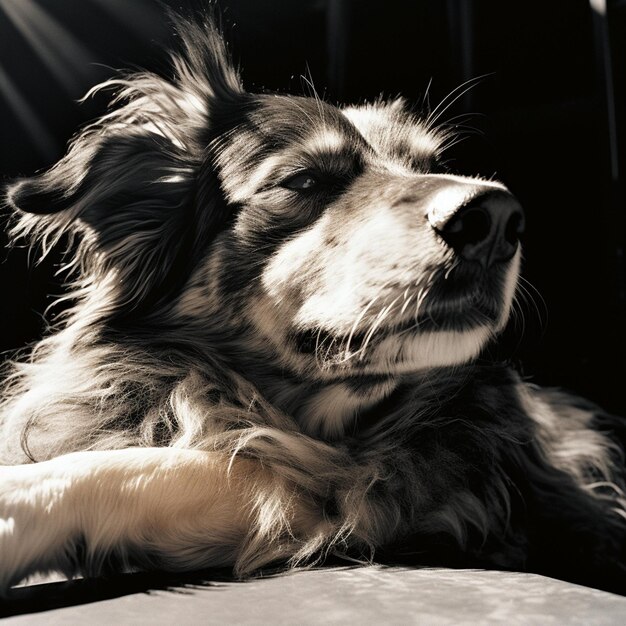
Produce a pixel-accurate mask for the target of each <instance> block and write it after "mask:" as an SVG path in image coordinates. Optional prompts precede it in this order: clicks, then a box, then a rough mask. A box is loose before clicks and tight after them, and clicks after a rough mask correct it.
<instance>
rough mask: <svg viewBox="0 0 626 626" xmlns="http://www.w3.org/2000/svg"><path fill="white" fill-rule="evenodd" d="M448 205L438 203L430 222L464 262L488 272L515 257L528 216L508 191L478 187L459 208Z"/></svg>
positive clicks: (430, 214) (429, 216)
mask: <svg viewBox="0 0 626 626" xmlns="http://www.w3.org/2000/svg"><path fill="white" fill-rule="evenodd" d="M443 195H446V194H443ZM442 202H443V204H441V203H442ZM445 204H446V203H445V201H443V199H441V200H440V202H437V201H436V200H435V202H434V203H433V204H432V208H431V210H430V211H429V215H428V219H429V222H430V224H431V226H432V227H433V228H434V229H435V230H436V231H437V233H438V234H439V235H440V236H441V238H442V239H443V240H444V241H445V242H446V243H447V244H448V245H449V246H450V247H451V248H452V249H453V250H454V251H455V252H456V253H457V255H458V256H459V257H460V258H462V259H464V260H465V261H470V262H474V263H479V264H480V265H481V266H482V267H483V268H485V269H487V268H490V267H492V266H493V265H495V264H497V263H504V262H506V261H509V260H510V259H511V258H512V257H513V255H514V254H515V252H516V251H517V248H518V244H519V238H520V235H521V234H522V233H523V232H524V212H523V210H522V207H521V205H520V203H519V202H518V201H517V199H516V198H515V197H514V196H513V195H512V194H511V193H509V192H508V191H507V190H506V189H505V188H504V187H496V188H492V187H487V188H485V187H482V186H475V187H474V188H473V189H472V191H471V192H470V193H469V194H468V195H465V197H464V199H463V201H462V202H461V203H459V204H458V205H457V206H452V207H451V206H450V205H448V206H445Z"/></svg>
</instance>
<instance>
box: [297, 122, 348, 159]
mask: <svg viewBox="0 0 626 626" xmlns="http://www.w3.org/2000/svg"><path fill="white" fill-rule="evenodd" d="M347 145H348V138H347V137H345V136H344V135H343V134H342V133H340V132H338V131H337V130H335V129H333V128H323V129H321V130H319V131H318V132H317V133H316V134H315V135H313V136H311V137H309V138H308V139H307V140H306V141H305V142H304V150H305V151H306V152H309V153H311V154H312V155H314V154H315V153H316V152H322V153H324V152H340V151H341V150H343V149H344V148H346V147H347Z"/></svg>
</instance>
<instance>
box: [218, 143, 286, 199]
mask: <svg viewBox="0 0 626 626" xmlns="http://www.w3.org/2000/svg"><path fill="white" fill-rule="evenodd" d="M284 160H285V157H284V156H283V155H280V154H279V155H274V156H270V157H266V158H265V159H264V160H263V161H262V162H261V163H260V164H259V165H258V166H257V167H256V168H255V169H254V170H253V171H252V173H251V174H250V175H249V176H248V177H247V178H246V179H245V180H243V181H242V184H241V185H239V186H237V187H235V188H234V189H232V190H231V191H230V193H229V199H230V200H231V202H234V203H237V202H244V201H245V200H247V199H248V198H249V197H250V196H252V195H253V194H254V193H255V191H257V189H258V188H259V187H260V186H261V185H262V183H263V181H264V180H266V178H267V177H268V176H269V175H270V174H271V173H272V172H273V171H275V170H276V169H277V168H278V167H279V166H280V165H282V164H284Z"/></svg>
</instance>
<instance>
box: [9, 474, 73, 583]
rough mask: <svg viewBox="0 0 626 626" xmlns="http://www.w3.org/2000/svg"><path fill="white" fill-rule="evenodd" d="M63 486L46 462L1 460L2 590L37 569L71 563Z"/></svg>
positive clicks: (47, 568) (52, 568)
mask: <svg viewBox="0 0 626 626" xmlns="http://www.w3.org/2000/svg"><path fill="white" fill-rule="evenodd" d="M63 491H64V485H63V484H62V479H56V480H51V479H50V477H48V476H46V468H45V464H35V465H16V466H9V467H2V466H0V593H3V592H5V591H6V590H7V589H8V588H9V587H11V586H12V585H15V584H17V583H19V582H20V581H22V580H24V579H25V578H27V577H28V576H30V575H32V574H35V573H37V572H48V571H51V570H66V569H67V564H66V563H64V555H65V553H66V550H67V542H68V537H69V530H70V527H69V525H68V522H69V520H68V519H65V518H64V516H63V515H60V514H59V510H58V506H57V505H58V502H59V500H60V497H61V496H62V494H63Z"/></svg>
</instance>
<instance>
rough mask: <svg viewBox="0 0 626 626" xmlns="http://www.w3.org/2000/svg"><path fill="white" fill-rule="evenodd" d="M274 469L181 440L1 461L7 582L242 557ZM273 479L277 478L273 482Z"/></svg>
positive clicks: (0, 553)
mask: <svg viewBox="0 0 626 626" xmlns="http://www.w3.org/2000/svg"><path fill="white" fill-rule="evenodd" d="M264 474H267V470H263V469H262V468H261V467H260V465H259V464H257V463H255V462H254V461H251V460H247V459H235V461H234V462H233V463H232V464H230V465H229V464H228V459H227V458H226V457H225V456H224V455H221V454H219V453H215V452H201V451H191V450H178V449H173V448H129V449H125V450H115V451H89V452H77V453H73V454H68V455H65V456H61V457H57V458H54V459H52V460H50V461H45V462H42V463H36V464H33V465H18V466H10V467H0V590H2V589H6V588H7V587H9V586H10V585H13V584H16V583H17V582H19V581H21V580H23V579H24V578H25V577H27V576H29V575H30V574H33V573H35V572H48V571H54V570H57V571H61V572H63V573H65V574H67V575H73V574H75V573H77V572H86V573H97V572H98V571H100V570H101V569H102V568H103V566H104V565H105V564H106V565H109V566H110V564H111V563H115V564H118V565H119V566H120V567H123V566H124V565H126V566H129V565H130V566H138V567H155V566H156V567H162V568H169V569H172V570H176V569H178V570H180V569H192V568H197V567H204V566H212V565H229V564H232V563H233V562H234V559H235V558H236V554H237V550H238V548H239V547H240V545H241V543H242V541H243V539H244V538H245V536H246V534H247V533H248V530H249V527H250V524H251V521H250V520H251V510H252V508H253V506H252V500H253V497H252V494H253V493H254V488H255V485H256V486H258V485H259V481H267V480H268V476H266V475H264ZM266 484H267V483H266Z"/></svg>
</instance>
